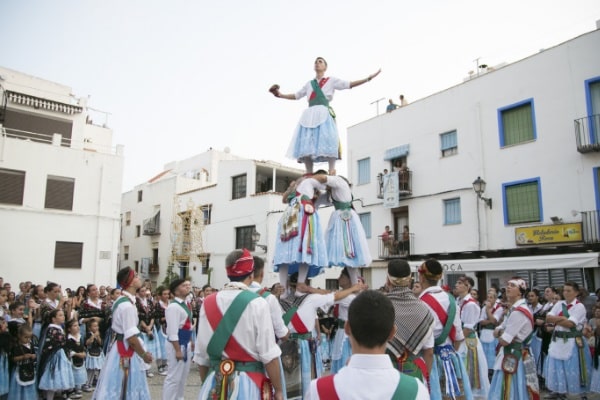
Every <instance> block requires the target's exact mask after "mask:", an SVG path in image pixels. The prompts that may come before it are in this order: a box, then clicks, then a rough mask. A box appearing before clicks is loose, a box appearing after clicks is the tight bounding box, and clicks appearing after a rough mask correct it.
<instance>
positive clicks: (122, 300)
mask: <svg viewBox="0 0 600 400" xmlns="http://www.w3.org/2000/svg"><path fill="white" fill-rule="evenodd" d="M126 301H128V302H130V303H131V300H129V297H127V296H121V297H119V298H118V299H117V301H115V303H114V304H113V306H112V313H113V314H114V313H115V310H116V309H117V307H118V306H119V304H121V303H125V302H126Z"/></svg>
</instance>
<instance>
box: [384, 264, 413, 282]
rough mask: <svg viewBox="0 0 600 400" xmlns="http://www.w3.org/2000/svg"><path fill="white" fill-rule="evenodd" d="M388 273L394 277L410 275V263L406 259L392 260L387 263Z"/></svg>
mask: <svg viewBox="0 0 600 400" xmlns="http://www.w3.org/2000/svg"><path fill="white" fill-rule="evenodd" d="M387 272H388V275H389V276H391V277H394V278H404V277H407V276H409V275H410V265H409V264H408V262H407V261H406V260H392V261H390V262H389V263H388V269H387Z"/></svg>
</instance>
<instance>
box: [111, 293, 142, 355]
mask: <svg viewBox="0 0 600 400" xmlns="http://www.w3.org/2000/svg"><path fill="white" fill-rule="evenodd" d="M121 297H127V298H128V299H129V300H130V301H124V302H122V303H120V304H119V305H118V306H117V309H116V310H115V312H114V313H113V317H112V330H113V331H115V332H116V333H120V334H122V335H123V337H124V339H125V340H124V342H125V346H126V347H128V346H129V344H128V343H127V339H129V338H130V337H132V336H136V335H138V334H139V333H140V330H139V329H138V324H139V319H138V313H137V308H136V307H135V297H134V296H132V295H131V294H130V293H129V292H127V291H125V290H123V291H122V292H121ZM121 297H119V299H120V298H121ZM117 301H118V299H117Z"/></svg>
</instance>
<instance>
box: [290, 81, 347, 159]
mask: <svg viewBox="0 0 600 400" xmlns="http://www.w3.org/2000/svg"><path fill="white" fill-rule="evenodd" d="M344 89H350V81H345V80H341V79H338V78H334V77H327V78H325V77H324V78H321V79H320V80H319V81H318V82H317V80H316V79H313V80H312V81H309V82H307V83H306V85H304V87H303V88H302V89H300V90H299V91H297V92H296V93H295V97H296V99H301V98H303V97H305V96H306V97H307V98H308V108H307V109H306V110H304V112H303V113H302V116H301V117H300V121H299V122H298V126H297V127H296V131H295V133H294V136H293V137H292V141H291V143H290V146H289V148H288V151H287V154H286V156H287V157H289V158H293V159H296V160H298V162H302V159H303V158H305V157H309V158H311V159H312V160H313V161H314V162H325V161H328V160H330V159H337V160H340V159H341V158H342V157H341V145H340V139H339V135H338V130H337V125H336V123H335V113H334V112H333V109H332V108H331V107H330V106H329V102H330V101H331V100H333V94H334V92H335V91H336V90H344Z"/></svg>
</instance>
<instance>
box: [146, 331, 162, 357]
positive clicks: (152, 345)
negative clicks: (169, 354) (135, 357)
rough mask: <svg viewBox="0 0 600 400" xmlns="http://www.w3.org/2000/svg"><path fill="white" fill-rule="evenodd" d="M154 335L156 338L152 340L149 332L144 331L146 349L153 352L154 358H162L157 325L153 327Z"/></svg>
mask: <svg viewBox="0 0 600 400" xmlns="http://www.w3.org/2000/svg"><path fill="white" fill-rule="evenodd" d="M152 335H153V336H154V339H152V340H150V336H148V334H147V333H142V340H143V341H144V349H145V350H146V351H149V352H150V353H152V357H153V358H154V359H162V358H166V357H163V354H162V353H161V351H160V343H159V339H158V332H157V331H156V326H153V327H152Z"/></svg>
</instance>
